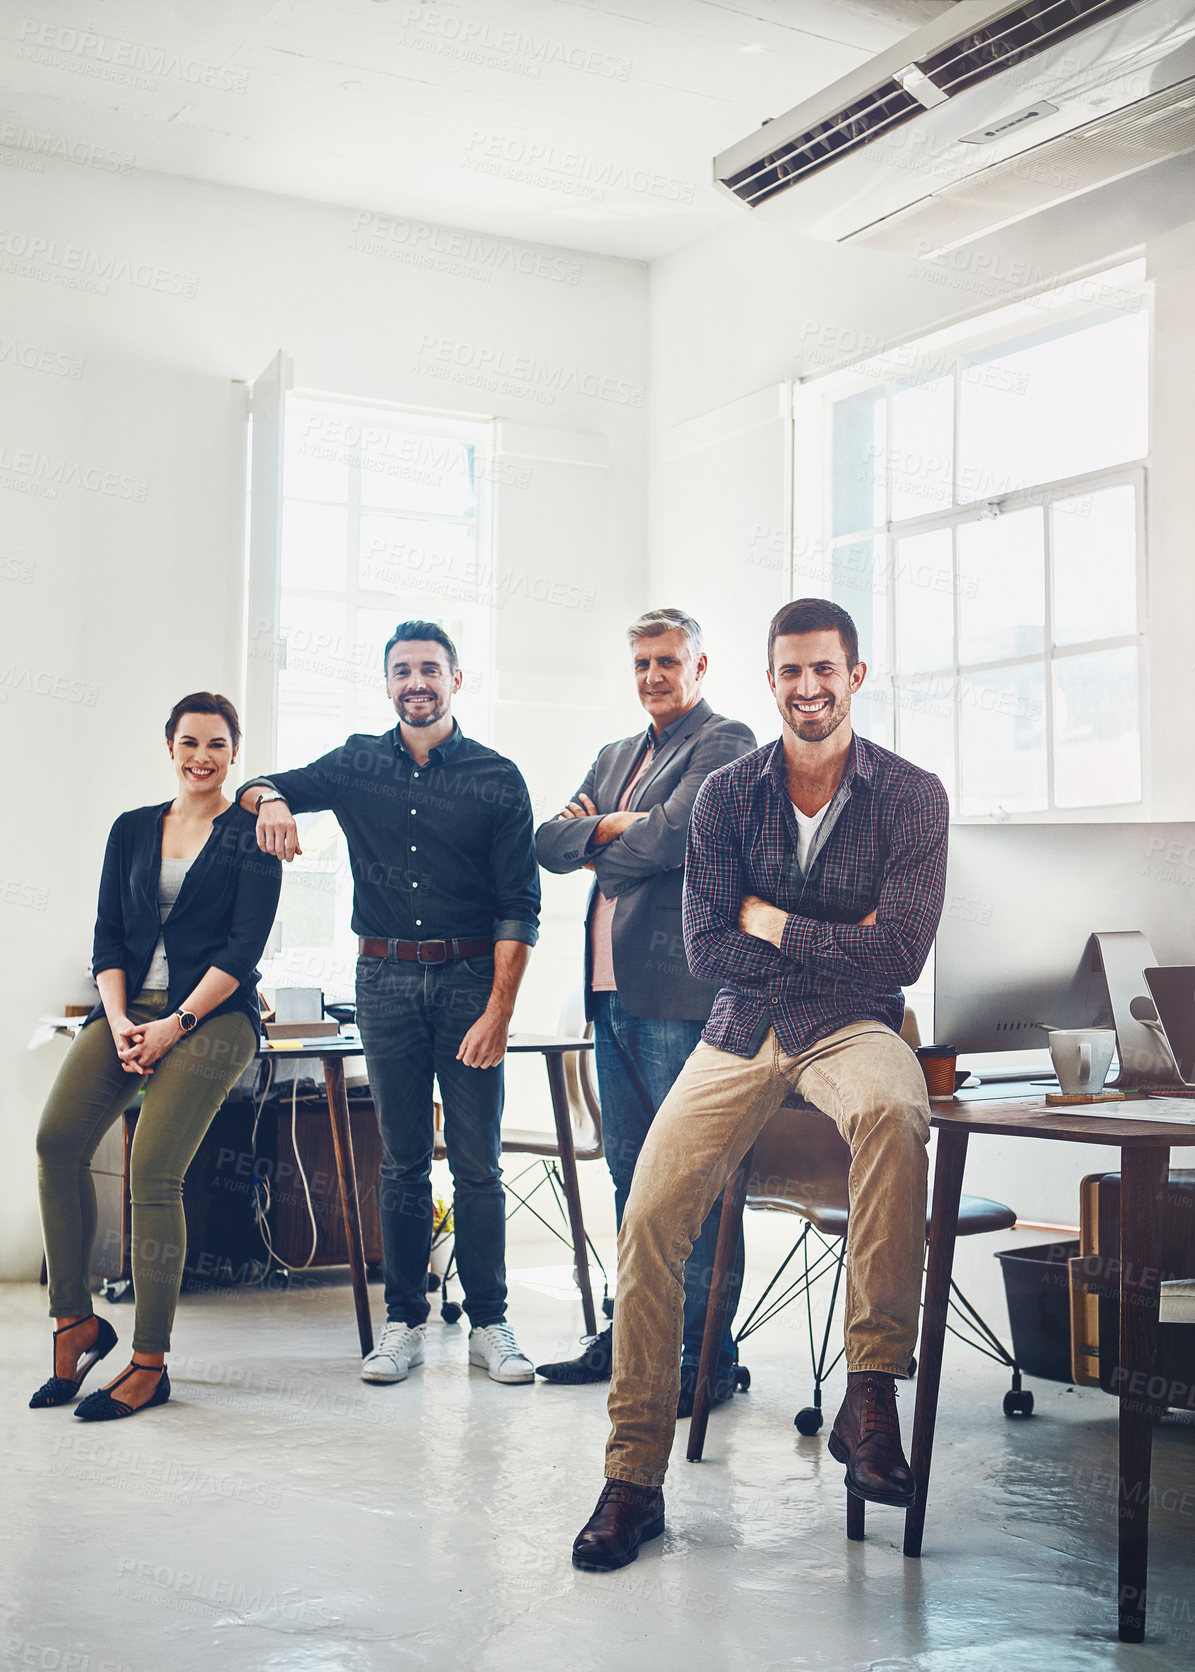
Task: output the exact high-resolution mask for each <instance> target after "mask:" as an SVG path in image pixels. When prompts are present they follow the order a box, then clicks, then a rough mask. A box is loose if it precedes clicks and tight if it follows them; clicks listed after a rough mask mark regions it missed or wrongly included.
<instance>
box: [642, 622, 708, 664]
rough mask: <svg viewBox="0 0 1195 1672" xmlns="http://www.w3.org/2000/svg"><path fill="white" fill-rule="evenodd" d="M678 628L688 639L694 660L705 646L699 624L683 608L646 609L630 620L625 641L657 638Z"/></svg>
mask: <svg viewBox="0 0 1195 1672" xmlns="http://www.w3.org/2000/svg"><path fill="white" fill-rule="evenodd" d="M675 628H679V629H680V631H681V632H682V633H683V634H684V635H685V638H686V639H687V640H688V641H689V649H690V650H691V651H692V653H693V660H694V661H696V660H697V658H698V657H699V656H700V655H701V652H702V651H703V650H704V648H705V644H704V641H703V639H702V636H701V627H700V625H699V624H698V623H697V622H696V621H694V620H693V617H692V616H691V615H686V614H685V612H684V610H646V611H644V613H643V614H642V615H641V616H640V617H639V619H638V620H637V621H632V622H631V625H630V626H629V627H628V628H627V643H628V644H630V645H633V644H634V643H635V640H636V639H657V638H659V636H660V634H661V633H670V632H672V631H673V630H674V629H675Z"/></svg>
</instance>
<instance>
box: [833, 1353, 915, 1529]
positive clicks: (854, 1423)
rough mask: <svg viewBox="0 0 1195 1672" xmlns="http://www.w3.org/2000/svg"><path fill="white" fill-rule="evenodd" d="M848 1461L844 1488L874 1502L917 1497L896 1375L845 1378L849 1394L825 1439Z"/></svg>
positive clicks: (902, 1504) (898, 1502)
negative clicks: (905, 1445) (905, 1448)
mask: <svg viewBox="0 0 1195 1672" xmlns="http://www.w3.org/2000/svg"><path fill="white" fill-rule="evenodd" d="M827 1444H828V1446H829V1448H830V1456H831V1457H834V1458H836V1459H837V1460H838V1462H839V1463H845V1464H846V1489H847V1491H848V1492H853V1493H854V1495H855V1497H856V1498H866V1499H867V1501H868V1503H871V1504H894V1505H895V1506H896V1507H897V1508H898V1509H909V1508H910V1507H911V1506H912V1505H913V1504H914V1503H915V1502H916V1498H917V1493H916V1489H915V1487H914V1484H913V1475H912V1471H911V1470H910V1468H909V1465H908V1463H907V1462H906V1460H905V1454H904V1452H903V1451H902V1449H901V1444H900V1423H899V1421H898V1419H897V1415H896V1378H895V1377H893V1376H881V1375H879V1374H878V1373H876V1372H873V1371H869V1370H864V1371H858V1372H854V1373H852V1374H851V1375H849V1376H848V1377H847V1379H846V1398H845V1399H844V1400H843V1402H842V1407H841V1409H840V1410H839V1412H838V1415H837V1416H836V1417H835V1418H834V1427H833V1428H832V1430H831V1431H830V1438H829V1440H828V1441H827Z"/></svg>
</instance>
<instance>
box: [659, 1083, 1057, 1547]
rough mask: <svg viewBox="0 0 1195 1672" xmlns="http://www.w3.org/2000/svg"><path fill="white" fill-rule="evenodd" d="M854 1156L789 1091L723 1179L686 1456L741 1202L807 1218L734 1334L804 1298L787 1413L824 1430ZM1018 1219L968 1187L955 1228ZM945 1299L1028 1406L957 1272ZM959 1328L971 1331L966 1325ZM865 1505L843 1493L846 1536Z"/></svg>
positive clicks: (712, 1352) (705, 1386)
mask: <svg viewBox="0 0 1195 1672" xmlns="http://www.w3.org/2000/svg"><path fill="white" fill-rule="evenodd" d="M850 1161H851V1152H850V1148H849V1146H848V1145H847V1143H846V1142H845V1140H844V1139H843V1138H842V1137H841V1136H840V1134H839V1132H838V1128H837V1127H836V1126H835V1125H834V1122H833V1121H832V1120H831V1119H830V1118H829V1117H828V1116H827V1115H825V1114H823V1113H822V1111H821V1110H820V1109H815V1108H813V1107H812V1105H810V1104H808V1103H803V1102H801V1101H800V1100H799V1099H798V1098H796V1097H792V1098H790V1099H788V1100H787V1101H786V1102H785V1103H784V1104H782V1105H781V1107H780V1108H779V1109H778V1110H777V1112H776V1114H775V1115H774V1116H773V1117H772V1119H771V1120H770V1121H769V1122H768V1124H767V1125H766V1126H765V1127H764V1129H763V1131H762V1132H761V1133H760V1134H759V1137H758V1138H757V1139H756V1141H755V1145H754V1147H753V1148H752V1149H751V1150H750V1151H749V1152H748V1154H747V1155H746V1156H745V1157H744V1159H743V1162H742V1164H741V1165H740V1167H739V1169H738V1171H737V1172H736V1173H735V1175H734V1177H733V1178H732V1179H731V1180H730V1182H729V1183H728V1184H727V1186H726V1192H725V1196H724V1198H723V1207H722V1228H721V1229H720V1231H719V1236H718V1246H717V1250H716V1252H715V1256H714V1272H713V1279H712V1282H711V1286H710V1300H709V1307H708V1310H707V1312H706V1320H705V1331H704V1334H703V1338H702V1348H701V1366H700V1369H699V1371H698V1377H697V1392H696V1396H695V1398H694V1401H693V1416H692V1420H691V1423H690V1428H689V1443H688V1449H687V1451H686V1456H687V1458H688V1459H689V1461H690V1462H697V1461H699V1460H700V1458H701V1455H702V1451H703V1448H704V1445H705V1430H706V1424H707V1422H708V1419H709V1387H710V1378H711V1376H712V1372H713V1366H714V1361H715V1359H716V1357H717V1344H718V1342H719V1341H720V1340H721V1339H722V1332H723V1329H724V1326H725V1314H726V1277H727V1273H728V1271H729V1268H730V1261H731V1258H732V1255H733V1250H734V1247H735V1244H736V1243H737V1240H738V1235H739V1231H740V1228H741V1226H742V1221H743V1210H744V1208H745V1207H748V1206H749V1207H752V1208H755V1209H757V1210H761V1211H769V1210H770V1211H778V1212H782V1213H795V1214H798V1215H799V1216H800V1217H801V1218H803V1219H804V1220H805V1221H806V1224H805V1226H804V1228H803V1229H802V1231H801V1233H800V1235H799V1236H798V1238H797V1240H796V1242H795V1243H794V1245H793V1247H792V1249H791V1250H790V1251H789V1253H788V1255H787V1256H786V1257H785V1259H784V1260H783V1261H782V1263H781V1265H780V1268H779V1270H778V1271H777V1272H776V1274H775V1276H774V1277H773V1278H772V1279H771V1281H770V1282H769V1283H768V1285H767V1287H766V1288H765V1290H764V1292H763V1294H762V1295H761V1296H760V1299H759V1300H758V1301H757V1302H756V1303H755V1306H754V1307H753V1308H752V1310H751V1312H750V1313H749V1314H748V1316H747V1318H746V1320H745V1321H744V1323H743V1324H742V1326H741V1327H740V1329H739V1330H738V1332H737V1334H736V1336H735V1340H736V1343H737V1342H741V1341H743V1340H744V1339H745V1338H746V1337H747V1336H748V1335H750V1334H751V1333H753V1331H754V1330H756V1329H759V1328H761V1327H762V1325H763V1324H765V1323H766V1322H768V1320H769V1319H771V1318H774V1317H775V1316H776V1314H777V1313H778V1312H780V1311H782V1310H783V1309H784V1308H785V1307H786V1306H788V1305H791V1304H792V1302H793V1301H795V1300H799V1299H800V1298H802V1297H804V1300H805V1306H806V1316H807V1319H808V1328H809V1346H810V1357H811V1359H812V1360H813V1378H814V1382H813V1401H812V1404H810V1405H807V1406H805V1407H803V1408H802V1409H801V1410H800V1411H798V1412H797V1414H796V1416H795V1417H794V1419H793V1422H794V1425H795V1427H796V1428H797V1430H798V1431H799V1432H800V1433H801V1434H804V1435H813V1434H816V1433H818V1431H819V1430H820V1429H821V1427H822V1422H823V1415H822V1386H823V1383H824V1381H825V1380H826V1378H827V1377H828V1376H829V1374H830V1372H831V1371H832V1370H833V1369H834V1368H835V1366H836V1365H837V1364H838V1362H839V1360H840V1359H841V1358H842V1355H843V1349H842V1348H840V1349H839V1351H838V1352H837V1354H835V1356H834V1358H833V1359H832V1360H830V1362H829V1363H827V1357H828V1354H829V1344H830V1333H831V1330H832V1328H833V1323H834V1313H835V1307H836V1302H837V1299H838V1291H839V1287H840V1283H841V1279H842V1269H843V1263H844V1261H845V1257H846V1231H847V1211H848V1201H847V1175H848V1172H849V1170H850ZM1016 1219H1017V1216H1016V1214H1015V1213H1014V1212H1013V1210H1012V1209H1011V1208H1009V1207H1006V1206H1004V1204H1003V1203H1001V1202H993V1201H989V1200H988V1199H987V1198H986V1197H982V1196H964V1197H963V1199H962V1201H961V1203H960V1205H959V1224H958V1234H959V1235H960V1236H974V1235H977V1234H978V1233H980V1232H983V1231H1004V1230H1011V1229H1012V1228H1013V1226H1014V1225H1015V1224H1016ZM927 1228H928V1218H927ZM811 1239H812V1241H811ZM835 1243H837V1244H838V1246H837V1248H835V1246H834V1244H835ZM811 1253H812V1258H811ZM798 1254H800V1255H801V1256H802V1269H801V1273H800V1275H799V1276H798V1277H797V1278H796V1279H795V1280H793V1281H792V1282H790V1283H789V1285H788V1287H787V1288H785V1289H783V1290H782V1291H781V1292H780V1293H779V1294H778V1295H776V1296H775V1298H770V1297H772V1295H773V1292H774V1291H775V1290H776V1288H777V1286H778V1285H779V1284H780V1283H781V1281H782V1280H783V1277H784V1274H785V1272H786V1270H787V1269H788V1267H789V1266H790V1264H791V1262H792V1261H793V1260H794V1259H795V1258H796V1257H797V1255H798ZM831 1271H832V1272H833V1286H832V1289H831V1293H830V1304H829V1307H828V1309H827V1315H826V1321H825V1327H824V1329H823V1331H822V1338H821V1344H820V1348H819V1347H818V1346H817V1345H816V1343H815V1338H814V1325H813V1300H812V1289H813V1286H814V1285H815V1283H816V1282H817V1281H818V1279H819V1278H821V1277H822V1276H824V1275H826V1274H828V1273H829V1272H831ZM951 1308H952V1310H953V1312H954V1314H955V1320H956V1322H955V1325H953V1326H950V1325H948V1328H950V1329H951V1333H952V1334H954V1335H956V1336H957V1337H958V1338H959V1339H960V1340H962V1341H965V1342H967V1343H968V1344H969V1345H971V1346H973V1347H975V1348H976V1350H977V1351H979V1352H982V1353H984V1354H985V1355H986V1356H987V1357H989V1358H993V1359H996V1360H997V1362H999V1363H1001V1364H1004V1365H1005V1366H1007V1368H1008V1369H1009V1370H1010V1371H1011V1373H1012V1388H1011V1389H1010V1391H1009V1392H1008V1393H1006V1394H1005V1396H1004V1412H1005V1415H1006V1416H1029V1415H1031V1414H1032V1410H1033V1395H1032V1393H1030V1392H1029V1391H1028V1390H1025V1389H1022V1387H1021V1373H1020V1369H1019V1367H1018V1365H1017V1364H1016V1362H1015V1360H1014V1359H1013V1358H1012V1357H1011V1355H1010V1354H1009V1353H1008V1352H1007V1351H1006V1350H1005V1348H1004V1346H1003V1344H1002V1343H1001V1342H1000V1340H999V1339H998V1337H997V1336H996V1335H995V1334H993V1332H992V1331H991V1329H989V1327H988V1325H987V1324H986V1323H985V1322H984V1320H983V1319H982V1318H981V1317H980V1315H979V1313H978V1312H977V1311H976V1310H975V1308H974V1307H973V1306H972V1305H971V1303H970V1302H969V1301H968V1300H967V1298H966V1296H965V1295H964V1294H963V1293H962V1291H961V1290H960V1289H959V1288H958V1286H957V1284H955V1283H954V1282H953V1281H952V1282H951ZM959 1326H961V1327H959ZM963 1330H969V1331H971V1332H972V1333H971V1334H965V1333H963ZM913 1370H915V1364H914V1365H913V1366H911V1367H910V1374H912V1373H913ZM863 1513H864V1512H863V1500H862V1499H861V1498H855V1497H854V1496H853V1495H851V1494H848V1496H847V1537H848V1538H862V1537H863Z"/></svg>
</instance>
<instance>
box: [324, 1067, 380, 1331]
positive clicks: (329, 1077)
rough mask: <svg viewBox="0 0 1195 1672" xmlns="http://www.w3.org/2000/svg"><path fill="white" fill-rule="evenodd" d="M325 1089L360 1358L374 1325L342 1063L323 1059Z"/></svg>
mask: <svg viewBox="0 0 1195 1672" xmlns="http://www.w3.org/2000/svg"><path fill="white" fill-rule="evenodd" d="M323 1062H324V1085H325V1087H326V1088H327V1092H328V1119H329V1120H330V1122H331V1125H332V1148H333V1149H334V1150H335V1151H336V1177H337V1180H338V1181H339V1184H340V1211H341V1213H342V1214H343V1215H344V1240H345V1241H346V1242H347V1243H348V1248H349V1270H350V1271H351V1272H352V1275H353V1301H354V1303H355V1305H356V1308H357V1334H358V1336H359V1337H360V1339H361V1356H362V1357H363V1358H364V1356H365V1355H366V1354H367V1353H372V1352H373V1324H372V1322H371V1320H370V1316H369V1288H368V1284H367V1282H366V1277H365V1240H364V1238H363V1237H362V1235H361V1205H360V1203H359V1202H358V1200H357V1169H356V1165H355V1164H354V1161H353V1133H352V1128H351V1127H350V1125H349V1100H348V1093H347V1092H346V1091H345V1089H344V1060H343V1058H341V1057H338V1056H337V1057H325V1058H324V1059H323Z"/></svg>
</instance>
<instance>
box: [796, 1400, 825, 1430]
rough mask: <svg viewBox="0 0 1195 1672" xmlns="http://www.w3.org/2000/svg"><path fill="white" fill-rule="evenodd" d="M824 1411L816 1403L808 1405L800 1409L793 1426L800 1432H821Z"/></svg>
mask: <svg viewBox="0 0 1195 1672" xmlns="http://www.w3.org/2000/svg"><path fill="white" fill-rule="evenodd" d="M821 1426H822V1413H821V1412H820V1411H819V1410H818V1408H817V1406H816V1405H806V1406H805V1408H804V1410H802V1411H798V1412H797V1414H796V1416H795V1417H794V1418H793V1427H794V1428H795V1429H796V1431H797V1433H798V1434H805V1435H807V1436H808V1435H813V1434H818V1433H820V1432H821Z"/></svg>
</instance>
